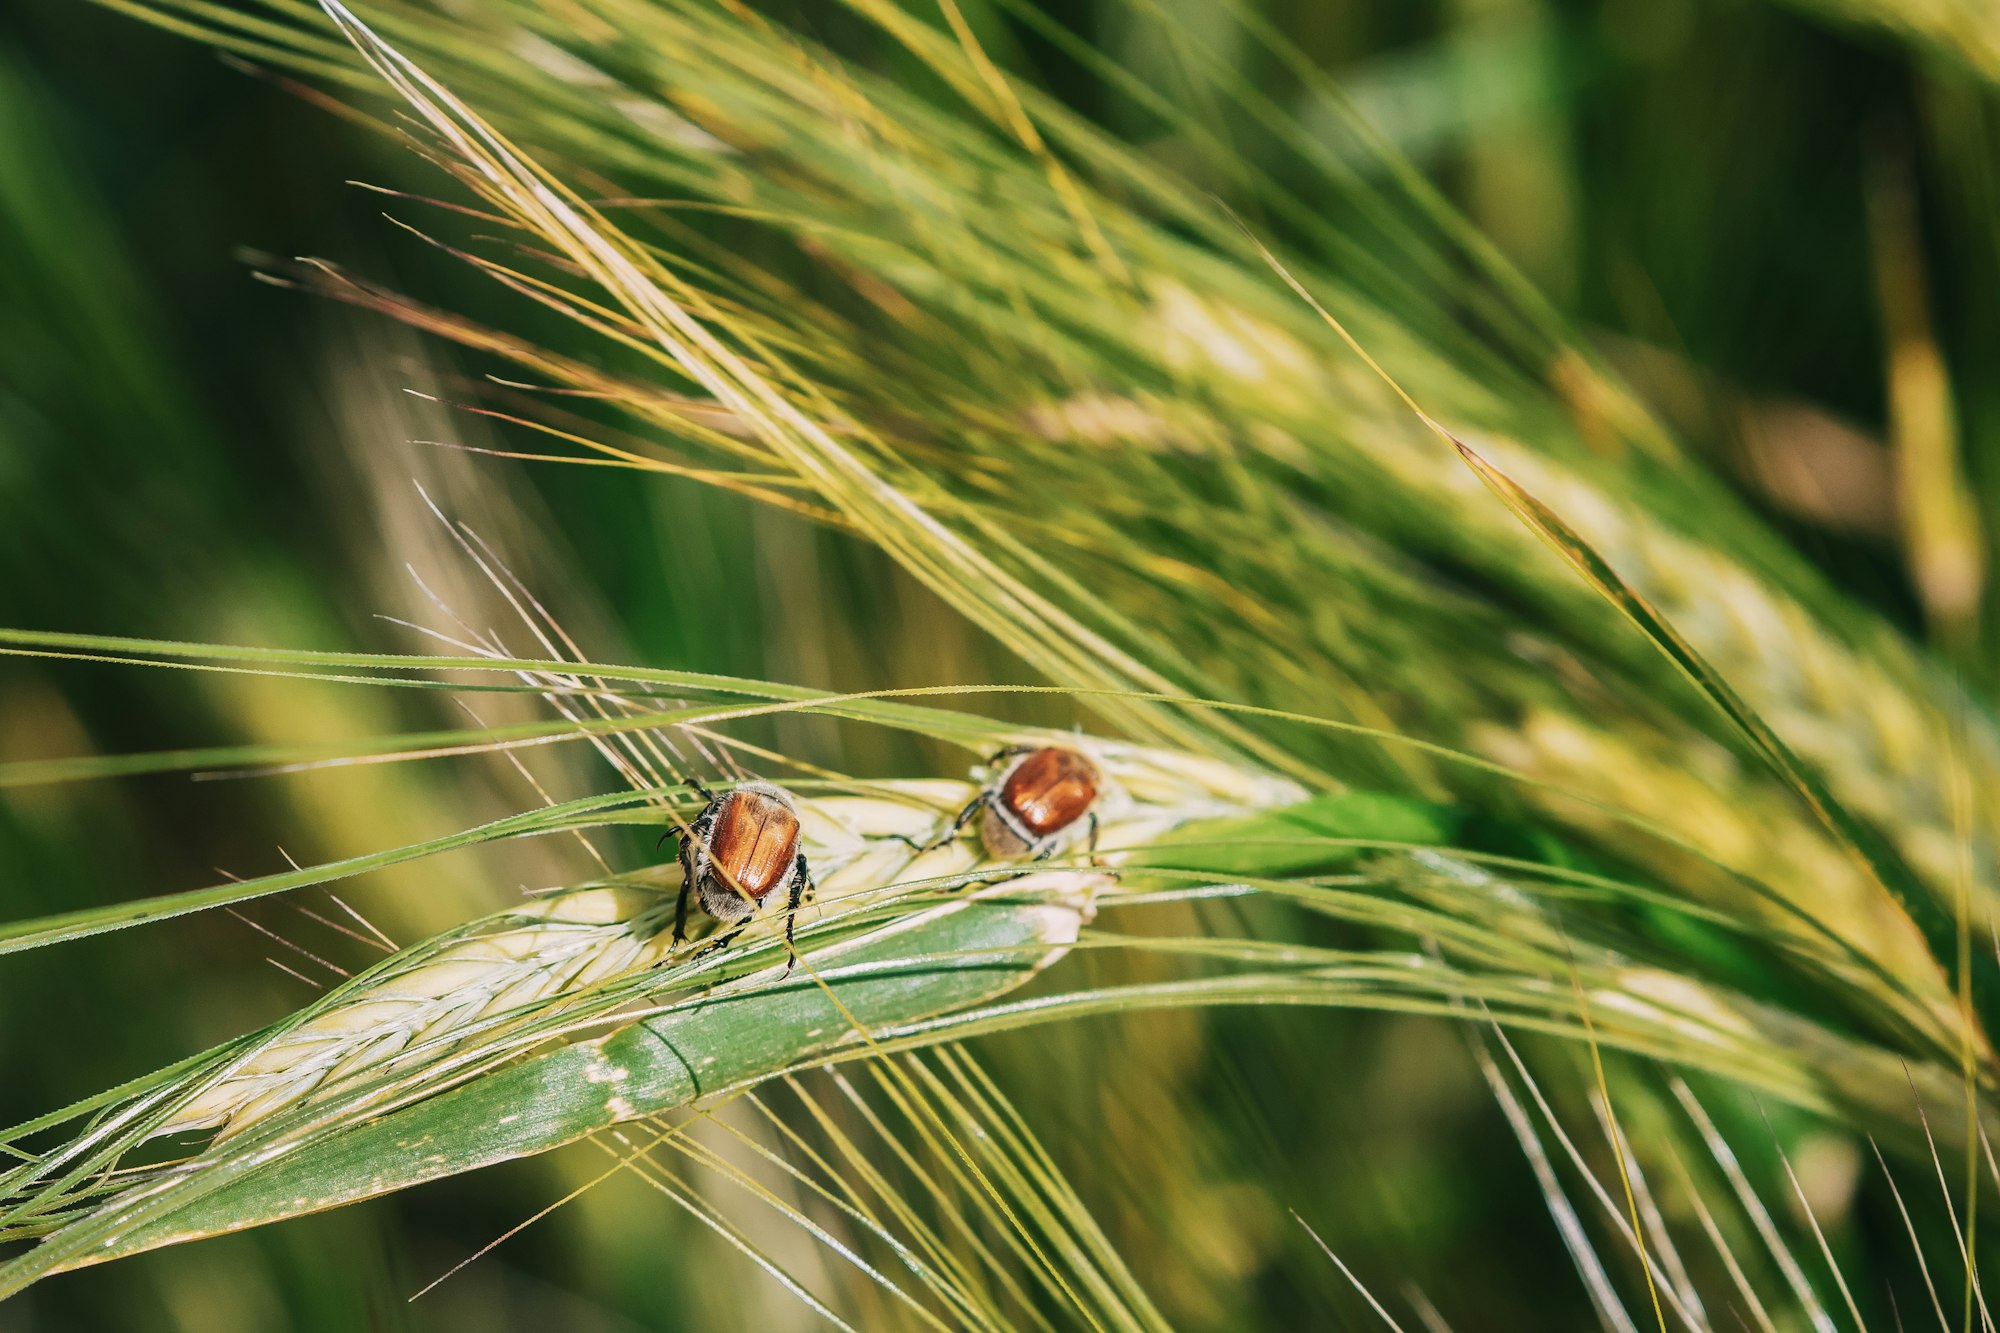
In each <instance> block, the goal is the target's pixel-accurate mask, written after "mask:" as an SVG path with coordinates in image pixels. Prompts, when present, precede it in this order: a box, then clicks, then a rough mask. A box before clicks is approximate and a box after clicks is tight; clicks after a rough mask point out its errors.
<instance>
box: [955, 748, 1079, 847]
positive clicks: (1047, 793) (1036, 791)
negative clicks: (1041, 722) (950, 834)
mask: <svg viewBox="0 0 2000 1333" xmlns="http://www.w3.org/2000/svg"><path fill="white" fill-rule="evenodd" d="M1096 803H1097V770H1096V769H1094V768H1092V767H1091V765H1090V761H1089V760H1087V759H1085V758H1084V757H1083V756H1082V755H1080V754H1078V753H1077V752H1076V751H1074V750H1064V749H1059V748H1057V747H1056V746H1053V745H1045V746H1043V747H1042V748H1041V749H1039V750H1030V751H1028V753H1026V754H1024V755H1022V756H1020V757H1019V758H1018V759H1016V760H1015V761H1014V762H1013V763H1012V764H1011V765H1010V766H1009V767H1008V768H1007V769H1006V770H1005V771H1004V773H1003V775H1002V776H1001V777H1000V779H999V780H998V782H997V783H996V784H995V789H994V791H993V794H992V795H991V797H990V798H988V800H987V802H986V818H985V819H984V820H983V821H981V823H980V825H979V837H980V841H982V842H984V843H985V844H986V850H987V851H989V852H991V853H993V855H995V856H1019V855H1021V854H1022V853H1023V852H1032V853H1034V854H1036V855H1038V856H1039V855H1047V851H1052V850H1053V846H1052V845H1051V846H1048V847H1047V851H1045V850H1044V847H1045V845H1049V844H1052V843H1053V841H1054V839H1055V838H1056V837H1057V836H1058V835H1060V834H1061V833H1062V832H1063V830H1064V829H1067V828H1069V827H1070V825H1072V824H1074V823H1076V822H1077V821H1078V820H1079V819H1082V818H1083V817H1084V816H1085V815H1088V814H1089V813H1090V808H1091V806H1093V805H1095V804H1096Z"/></svg>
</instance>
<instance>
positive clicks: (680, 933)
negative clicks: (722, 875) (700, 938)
mask: <svg viewBox="0 0 2000 1333" xmlns="http://www.w3.org/2000/svg"><path fill="white" fill-rule="evenodd" d="M714 826H715V820H714V819H712V818H711V817H710V816H709V815H708V814H707V813H706V812H704V813H703V814H702V815H701V816H699V817H698V818H697V819H696V820H695V821H694V823H692V824H690V825H688V836H687V837H685V838H683V839H681V856H680V860H681V895H680V899H679V901H677V902H676V903H675V904H674V943H675V944H686V943H687V919H688V896H689V895H690V894H692V893H693V892H694V887H695V885H696V884H699V883H700V882H701V877H702V874H703V872H704V871H706V870H707V869H708V834H709V830H710V829H712V828H713V827H714Z"/></svg>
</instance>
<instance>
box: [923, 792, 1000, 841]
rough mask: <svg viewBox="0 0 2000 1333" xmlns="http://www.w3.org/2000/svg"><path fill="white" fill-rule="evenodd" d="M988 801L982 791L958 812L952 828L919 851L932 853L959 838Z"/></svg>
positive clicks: (952, 822)
mask: <svg viewBox="0 0 2000 1333" xmlns="http://www.w3.org/2000/svg"><path fill="white" fill-rule="evenodd" d="M986 800H987V796H986V793H985V792H983V791H982V792H980V793H979V795H977V796H975V797H973V798H972V799H971V800H969V801H967V802H966V803H965V809H963V810H961V811H959V812H958V818H956V819H954V820H952V821H951V827H950V828H948V829H946V830H945V831H944V832H943V833H940V834H939V835H938V836H937V837H935V838H932V839H931V840H930V842H929V843H928V844H927V845H926V846H923V847H919V848H917V850H918V851H920V852H928V851H932V850H934V849H936V848H939V847H942V846H944V845H945V844H946V843H948V842H950V841H952V840H953V839H955V838H957V837H958V835H959V834H961V833H963V832H965V826H966V825H967V824H970V823H971V822H972V817H973V816H974V815H976V814H978V813H979V812H980V810H981V809H982V808H984V807H985V805H986ZM905 841H907V839H905Z"/></svg>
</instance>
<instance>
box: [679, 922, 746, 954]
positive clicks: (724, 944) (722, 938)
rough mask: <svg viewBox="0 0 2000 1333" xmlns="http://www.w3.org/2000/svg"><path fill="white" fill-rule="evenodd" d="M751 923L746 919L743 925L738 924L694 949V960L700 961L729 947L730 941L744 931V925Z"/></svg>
mask: <svg viewBox="0 0 2000 1333" xmlns="http://www.w3.org/2000/svg"><path fill="white" fill-rule="evenodd" d="M749 924H750V923H749V922H748V921H745V922H744V923H743V925H742V926H738V927H737V928H736V929H734V930H725V931H723V932H722V933H721V934H720V935H717V936H716V937H715V938H714V939H711V940H709V941H708V942H707V943H706V944H704V945H702V946H701V947H700V948H699V949H696V950H695V951H694V958H693V960H692V961H694V962H697V963H698V962H700V961H701V960H702V959H704V958H706V957H708V956H709V955H710V954H712V953H715V952H717V951H719V950H722V949H726V948H728V947H729V942H730V941H731V940H733V939H735V938H736V937H737V936H738V935H741V934H742V933H743V930H744V926H748V925H749Z"/></svg>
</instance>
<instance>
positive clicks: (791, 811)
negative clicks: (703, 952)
mask: <svg viewBox="0 0 2000 1333" xmlns="http://www.w3.org/2000/svg"><path fill="white" fill-rule="evenodd" d="M688 785H689V786H691V787H693V788H694V790H695V793H696V794H697V795H699V796H700V797H701V798H702V799H703V800H704V801H706V802H707V804H706V805H705V806H703V807H702V811H701V813H700V814H699V815H696V816H695V819H694V822H693V823H691V824H689V825H688V827H687V834H686V836H684V837H683V838H682V839H681V846H680V853H679V859H680V863H681V896H680V901H679V902H677V903H676V904H675V905H674V943H676V944H681V943H684V942H686V940H687V914H688V898H689V896H690V895H693V896H695V897H698V898H700V900H701V905H702V909H703V910H704V911H706V912H707V913H708V914H709V915H710V916H712V917H714V918H715V919H716V920H717V921H720V922H723V923H724V924H725V925H728V924H731V923H740V924H736V925H735V929H733V930H730V931H728V932H726V933H724V934H722V935H719V936H717V937H716V939H715V940H714V941H713V942H712V943H711V944H710V945H709V946H708V948H710V949H718V948H721V947H722V946H723V945H725V944H727V943H729V941H731V940H733V939H735V938H736V936H737V935H738V934H739V933H740V932H741V931H742V929H743V926H744V925H745V924H747V923H748V922H749V919H750V917H751V915H752V914H754V913H755V912H756V911H757V909H758V908H759V907H761V906H762V905H763V903H764V900H765V899H766V898H768V897H770V896H772V895H773V894H774V893H776V892H777V891H778V889H779V888H780V887H782V888H783V889H784V890H785V947H786V948H787V949H788V950H789V949H791V947H792V929H793V927H794V926H796V925H797V923H798V916H799V904H800V903H802V902H804V901H805V899H806V898H807V897H809V896H810V895H811V894H812V892H813V888H814V886H813V879H812V871H811V869H810V868H808V867H807V865H806V858H805V853H803V852H801V851H800V850H799V809H798V806H797V805H796V804H794V803H793V801H792V796H791V793H790V792H788V791H786V790H785V789H784V788H783V787H779V786H774V785H773V784H771V783H769V782H745V783H742V784H741V785H739V786H736V787H732V788H730V789H729V790H728V791H725V792H721V793H717V792H712V791H710V790H709V789H708V788H707V787H705V786H703V785H702V784H701V783H700V782H699V781H696V780H693V779H690V780H689V783H688ZM668 836H672V832H671V830H670V831H669V833H668ZM794 957H796V951H794Z"/></svg>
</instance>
